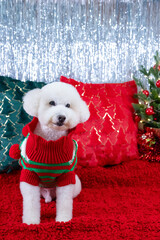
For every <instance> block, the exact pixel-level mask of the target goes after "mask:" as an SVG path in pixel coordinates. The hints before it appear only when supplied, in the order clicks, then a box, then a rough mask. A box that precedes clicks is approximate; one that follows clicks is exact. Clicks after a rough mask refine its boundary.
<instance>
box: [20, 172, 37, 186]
mask: <svg viewBox="0 0 160 240" xmlns="http://www.w3.org/2000/svg"><path fill="white" fill-rule="evenodd" d="M20 182H26V183H29V184H31V185H33V186H39V182H40V181H39V177H38V175H37V174H36V173H35V172H33V171H29V170H27V169H22V171H21V176H20Z"/></svg>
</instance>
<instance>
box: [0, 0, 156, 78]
mask: <svg viewBox="0 0 160 240" xmlns="http://www.w3.org/2000/svg"><path fill="white" fill-rule="evenodd" d="M159 47H160V0H0V75H3V76H10V77H13V78H17V79H20V80H22V81H25V80H28V79H29V80H32V81H46V82H51V81H55V80H56V81H57V80H59V78H60V76H61V75H64V76H66V77H72V78H74V79H76V80H80V81H83V82H124V81H128V80H130V79H131V78H132V74H135V73H136V72H137V70H138V69H139V66H140V64H143V65H145V67H150V66H151V65H152V64H153V55H154V54H155V51H156V50H159Z"/></svg>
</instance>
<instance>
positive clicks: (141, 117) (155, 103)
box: [133, 51, 160, 128]
mask: <svg viewBox="0 0 160 240" xmlns="http://www.w3.org/2000/svg"><path fill="white" fill-rule="evenodd" d="M154 60H155V65H154V66H153V67H151V68H150V69H149V70H148V71H147V70H146V68H145V67H144V66H141V67H140V72H141V74H142V75H143V76H142V78H141V79H138V78H136V77H133V79H134V80H135V81H136V83H137V85H138V86H139V87H140V88H141V90H140V91H139V92H138V94H136V95H135V97H136V98H137V99H138V103H137V104H135V103H133V107H134V110H135V115H136V116H135V120H136V121H137V122H139V123H140V124H143V126H146V127H152V128H160V56H159V54H158V51H157V52H156V54H155V56H154ZM143 82H145V83H146V82H147V83H148V84H147V85H148V87H147V89H146V88H145V87H144V84H143ZM140 124H139V125H140Z"/></svg>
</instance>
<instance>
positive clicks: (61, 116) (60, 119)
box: [58, 115, 66, 124]
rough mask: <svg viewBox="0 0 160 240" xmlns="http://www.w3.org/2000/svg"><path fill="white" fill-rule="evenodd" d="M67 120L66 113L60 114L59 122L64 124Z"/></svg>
mask: <svg viewBox="0 0 160 240" xmlns="http://www.w3.org/2000/svg"><path fill="white" fill-rule="evenodd" d="M65 120H66V117H65V116H64V115H59V116H58V122H59V123H61V124H63V123H64V121H65Z"/></svg>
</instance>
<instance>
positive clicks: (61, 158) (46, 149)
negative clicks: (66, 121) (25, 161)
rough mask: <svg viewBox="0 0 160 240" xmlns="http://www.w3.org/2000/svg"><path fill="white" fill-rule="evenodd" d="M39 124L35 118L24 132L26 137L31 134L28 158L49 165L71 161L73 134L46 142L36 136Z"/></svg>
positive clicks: (28, 142) (27, 149)
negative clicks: (35, 132)
mask: <svg viewBox="0 0 160 240" xmlns="http://www.w3.org/2000/svg"><path fill="white" fill-rule="evenodd" d="M37 123H38V119H37V118H36V117H34V118H33V120H32V121H31V122H30V123H29V124H27V125H26V126H25V127H24V128H23V130H22V133H23V135H24V137H26V136H27V135H28V134H29V137H28V140H27V145H26V154H27V157H28V158H29V159H30V160H32V161H35V162H38V163H47V164H60V163H65V162H68V161H70V160H71V159H72V155H73V141H72V139H71V134H68V135H67V136H64V137H61V138H60V139H58V140H56V141H46V140H45V139H44V138H42V137H40V136H38V135H36V134H34V130H35V128H36V126H37Z"/></svg>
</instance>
